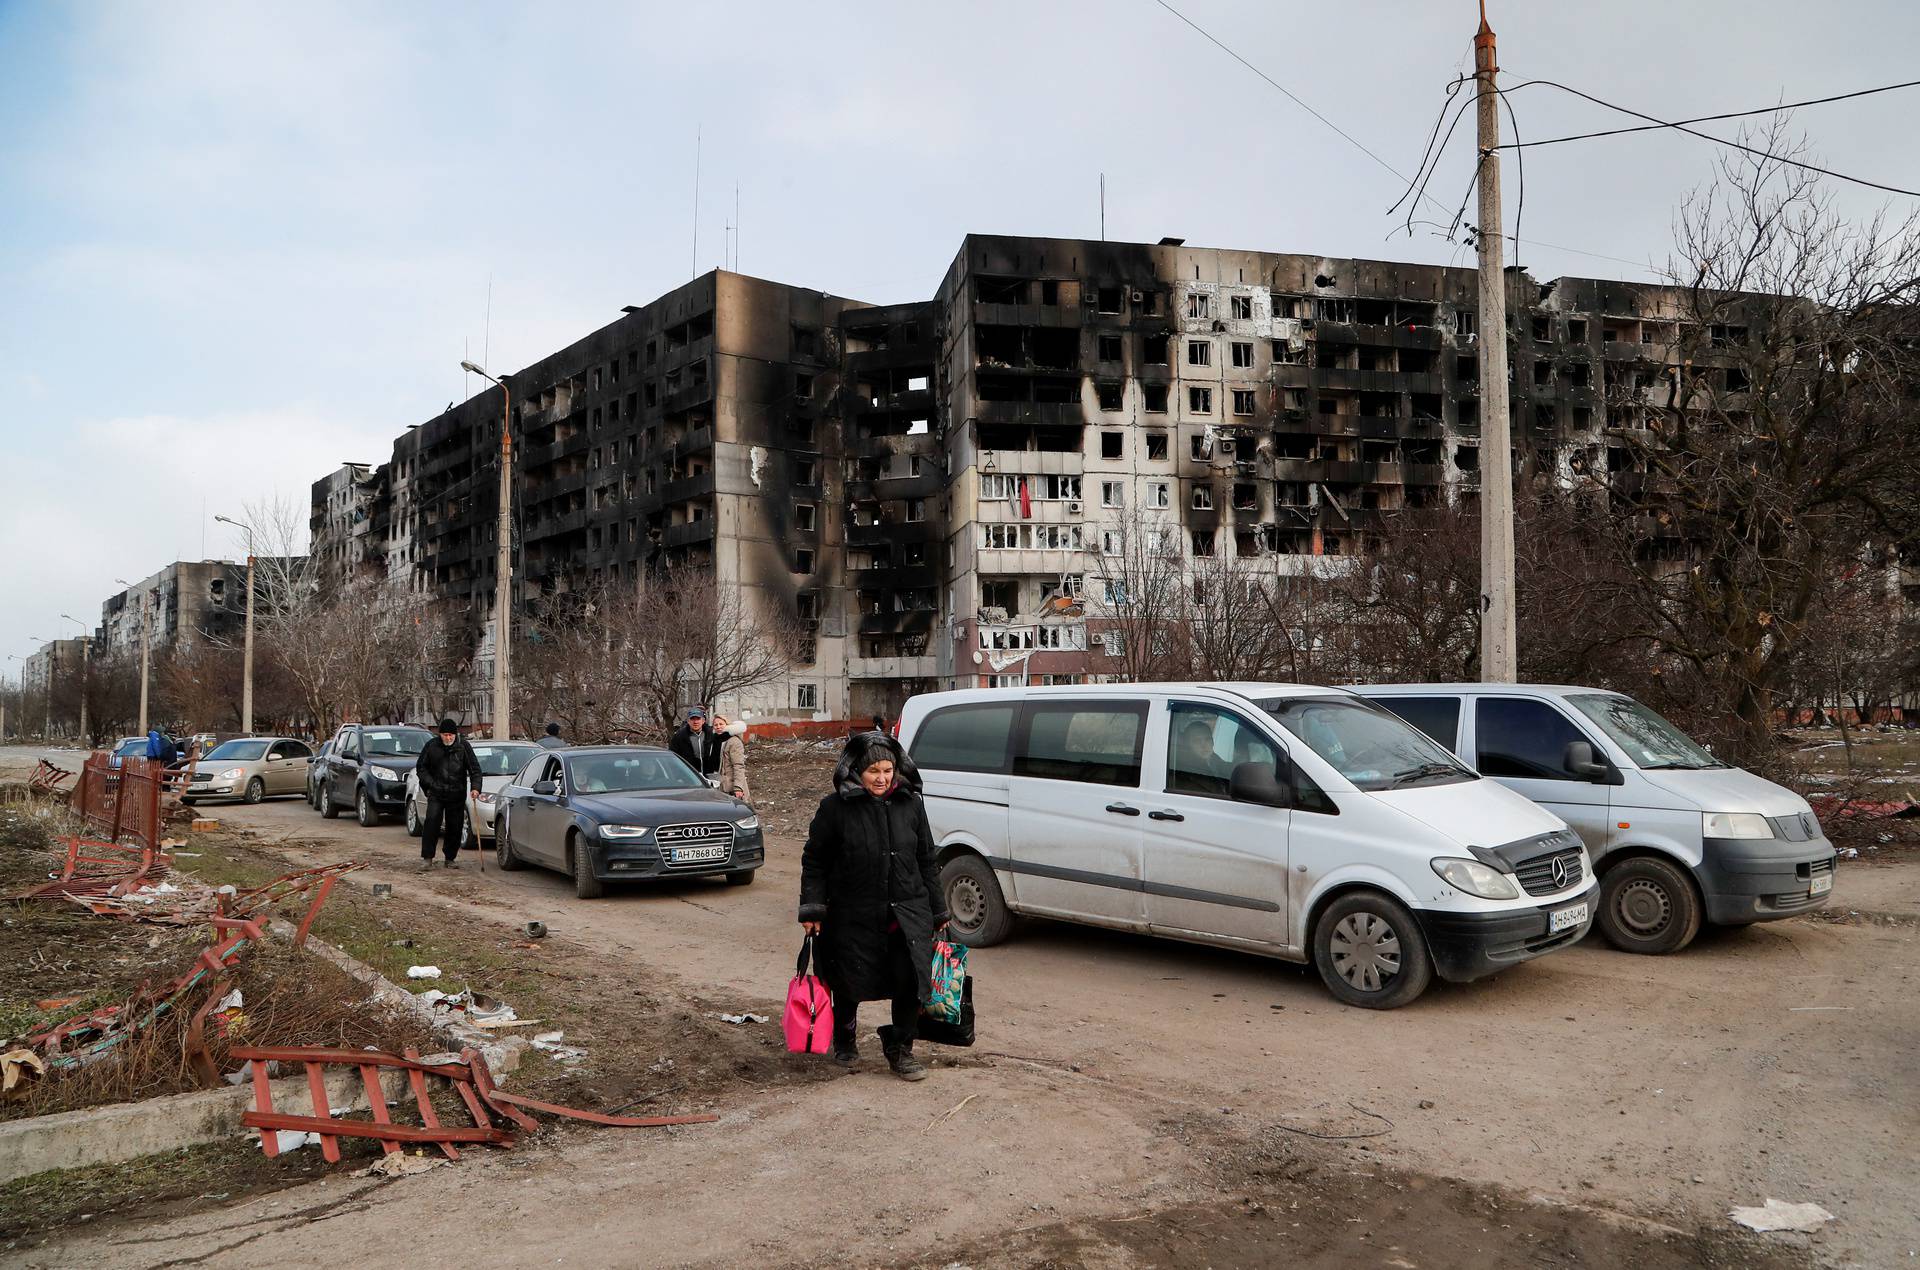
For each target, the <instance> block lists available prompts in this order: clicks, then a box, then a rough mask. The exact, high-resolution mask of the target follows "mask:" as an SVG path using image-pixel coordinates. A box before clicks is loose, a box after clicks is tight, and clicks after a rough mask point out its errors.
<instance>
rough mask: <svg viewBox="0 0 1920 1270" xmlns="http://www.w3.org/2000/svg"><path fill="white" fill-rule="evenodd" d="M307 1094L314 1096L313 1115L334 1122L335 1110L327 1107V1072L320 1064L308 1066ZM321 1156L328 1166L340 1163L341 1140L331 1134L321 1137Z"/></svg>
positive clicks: (309, 1064) (324, 1134)
mask: <svg viewBox="0 0 1920 1270" xmlns="http://www.w3.org/2000/svg"><path fill="white" fill-rule="evenodd" d="M307 1092H308V1093H310V1094H312V1095H313V1114H314V1116H315V1117H316V1118H317V1119H320V1120H332V1119H333V1108H332V1107H330V1106H328V1105H327V1070H326V1068H324V1067H322V1066H321V1065H320V1064H319V1063H308V1064H307ZM320 1154H321V1155H324V1156H326V1157H327V1163H328V1164H338V1163H340V1139H339V1138H337V1137H335V1136H334V1135H333V1134H331V1133H323V1134H321V1135H320Z"/></svg>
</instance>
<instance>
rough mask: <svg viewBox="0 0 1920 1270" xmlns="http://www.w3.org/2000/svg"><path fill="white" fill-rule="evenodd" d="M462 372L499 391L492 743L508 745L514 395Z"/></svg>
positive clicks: (481, 372)
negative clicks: (497, 523) (498, 507)
mask: <svg viewBox="0 0 1920 1270" xmlns="http://www.w3.org/2000/svg"><path fill="white" fill-rule="evenodd" d="M460 369H462V370H469V371H472V372H473V373H474V374H476V375H478V376H480V378H482V379H484V380H487V381H488V382H489V383H493V384H498V385H499V387H500V523H499V528H498V530H497V532H498V534H499V538H500V543H499V551H498V553H497V555H496V557H495V559H494V582H493V739H494V740H496V741H505V740H508V739H510V737H511V735H512V732H513V719H512V714H513V709H512V705H511V704H510V698H509V696H508V692H509V688H510V684H511V680H510V679H509V677H508V674H507V670H508V666H507V657H508V653H509V652H510V650H511V649H512V647H513V428H512V426H511V425H512V423H513V394H512V393H511V392H510V391H509V390H508V388H507V381H506V380H504V379H495V378H494V377H493V376H492V375H490V374H488V373H487V372H486V371H484V370H482V369H481V368H480V367H478V366H475V365H474V364H473V363H472V362H461V363H460Z"/></svg>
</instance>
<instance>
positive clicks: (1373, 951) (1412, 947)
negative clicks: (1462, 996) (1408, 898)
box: [1313, 891, 1433, 1010]
mask: <svg viewBox="0 0 1920 1270" xmlns="http://www.w3.org/2000/svg"><path fill="white" fill-rule="evenodd" d="M1313 962H1314V965H1315V966H1316V967H1317V968H1318V969H1319V971H1320V978H1321V981H1322V982H1324V983H1325V984H1326V985H1327V990H1328V991H1330V992H1332V993H1333V995H1334V996H1336V997H1338V998H1340V1000H1342V1001H1344V1002H1346V1003H1347V1004H1348V1005H1357V1006H1362V1007H1364V1008H1366V1009H1369V1010H1391V1009H1394V1008H1395V1007H1397V1006H1403V1005H1405V1004H1407V1002H1409V1001H1411V1000H1413V999H1414V998H1415V997H1417V996H1419V995H1420V994H1421V993H1422V992H1425V991H1426V990H1427V984H1428V983H1429V982H1431V981H1432V979H1433V960H1432V958H1430V957H1429V956H1428V955H1427V941H1426V939H1425V938H1424V937H1423V936H1422V935H1421V934H1420V927H1419V925H1418V924H1416V923H1415V922H1414V920H1413V914H1411V913H1409V912H1407V910H1406V909H1404V908H1402V907H1401V906H1400V905H1399V904H1398V903H1396V902H1395V901H1394V900H1392V899H1391V898H1389V897H1388V896H1386V895H1383V894H1381V893H1380V892H1378V891H1354V892H1351V893H1349V894H1346V895H1342V896H1341V897H1340V898H1339V899H1337V900H1335V901H1334V902H1333V903H1331V904H1329V905H1327V908H1326V911H1325V912H1323V913H1322V914H1321V915H1320V921H1319V924H1318V925H1317V926H1316V927H1315V928H1314V937H1313Z"/></svg>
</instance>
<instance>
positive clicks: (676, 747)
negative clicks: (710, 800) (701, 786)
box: [667, 706, 721, 776]
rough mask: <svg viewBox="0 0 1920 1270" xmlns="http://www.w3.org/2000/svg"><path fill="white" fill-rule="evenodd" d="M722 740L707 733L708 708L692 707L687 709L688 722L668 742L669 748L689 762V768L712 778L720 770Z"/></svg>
mask: <svg viewBox="0 0 1920 1270" xmlns="http://www.w3.org/2000/svg"><path fill="white" fill-rule="evenodd" d="M720 740H721V738H719V737H717V736H715V735H714V734H713V733H711V732H709V731H707V708H706V707H705V706H690V707H688V709H687V721H686V722H685V723H683V724H682V725H681V726H680V730H679V731H678V732H675V733H674V734H673V739H672V740H670V741H668V742H667V748H668V749H669V750H672V751H673V752H674V753H675V754H678V755H679V756H680V757H681V758H683V759H685V760H686V761H687V766H688V767H691V768H692V769H693V770H694V771H696V772H698V773H700V775H702V776H712V775H714V774H715V773H716V772H718V771H719V770H720Z"/></svg>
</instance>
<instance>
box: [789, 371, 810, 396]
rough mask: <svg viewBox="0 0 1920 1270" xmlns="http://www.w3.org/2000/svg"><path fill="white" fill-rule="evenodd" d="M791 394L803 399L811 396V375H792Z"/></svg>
mask: <svg viewBox="0 0 1920 1270" xmlns="http://www.w3.org/2000/svg"><path fill="white" fill-rule="evenodd" d="M793 395H794V396H796V397H798V398H800V400H802V401H805V400H807V399H808V398H810V397H812V396H813V376H812V375H808V374H804V373H802V374H797V375H795V376H794V377H793Z"/></svg>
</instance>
